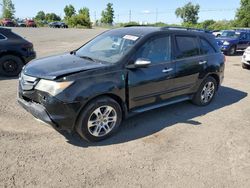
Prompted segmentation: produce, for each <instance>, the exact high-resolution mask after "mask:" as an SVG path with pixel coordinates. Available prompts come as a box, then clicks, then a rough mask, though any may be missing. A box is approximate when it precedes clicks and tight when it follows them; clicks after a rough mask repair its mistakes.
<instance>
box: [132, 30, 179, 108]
mask: <svg viewBox="0 0 250 188" xmlns="http://www.w3.org/2000/svg"><path fill="white" fill-rule="evenodd" d="M140 58H143V59H147V60H150V61H151V65H149V67H147V68H137V69H129V70H128V87H129V106H130V109H133V108H138V107H142V106H145V105H150V104H155V103H161V102H162V101H163V100H166V99H168V98H170V97H171V96H172V90H173V88H174V85H173V80H174V76H175V64H174V63H173V62H172V61H171V37H170V35H167V34H166V35H160V36H156V37H153V38H151V39H149V40H148V41H147V42H146V43H145V44H143V45H142V46H141V47H140V48H139V49H138V50H137V52H136V54H135V56H134V57H133V61H135V60H136V59H140Z"/></svg>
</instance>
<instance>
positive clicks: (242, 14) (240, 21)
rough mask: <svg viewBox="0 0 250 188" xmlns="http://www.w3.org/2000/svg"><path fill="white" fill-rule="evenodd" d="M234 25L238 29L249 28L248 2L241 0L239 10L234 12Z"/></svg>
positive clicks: (249, 3)
mask: <svg viewBox="0 0 250 188" xmlns="http://www.w3.org/2000/svg"><path fill="white" fill-rule="evenodd" d="M235 24H236V25H237V26H238V27H250V1H249V0H241V1H240V8H239V9H238V10H237V12H236V20H235Z"/></svg>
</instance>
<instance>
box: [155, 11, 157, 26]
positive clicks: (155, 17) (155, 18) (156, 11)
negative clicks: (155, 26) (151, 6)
mask: <svg viewBox="0 0 250 188" xmlns="http://www.w3.org/2000/svg"><path fill="white" fill-rule="evenodd" d="M155 14H156V15H155V23H157V22H158V9H156V12H155Z"/></svg>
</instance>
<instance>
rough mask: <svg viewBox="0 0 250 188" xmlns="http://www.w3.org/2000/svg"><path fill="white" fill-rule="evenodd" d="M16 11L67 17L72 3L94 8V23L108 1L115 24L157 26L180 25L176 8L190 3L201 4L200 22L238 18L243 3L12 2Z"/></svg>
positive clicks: (136, 0)
mask: <svg viewBox="0 0 250 188" xmlns="http://www.w3.org/2000/svg"><path fill="white" fill-rule="evenodd" d="M12 2H13V3H14V4H15V8H16V15H15V16H16V17H20V18H32V17H34V16H35V15H36V13H37V12H38V11H40V10H43V11H45V13H51V12H54V13H56V14H58V15H59V16H61V17H64V12H63V9H64V7H65V6H66V5H68V4H72V5H73V6H74V7H75V9H76V10H78V9H80V8H82V7H88V8H89V9H90V15H91V20H92V21H95V20H96V19H100V17H101V11H102V10H103V9H105V8H106V4H107V3H108V2H110V3H113V6H114V10H115V20H114V21H115V22H128V21H129V18H130V16H129V15H130V11H131V21H137V22H144V23H145V22H146V23H153V22H156V21H161V22H164V23H169V24H172V23H180V22H181V19H179V18H176V16H175V9H176V8H178V7H182V6H183V5H185V4H186V3H188V2H192V3H195V4H196V3H198V4H199V5H200V7H201V8H200V14H199V17H200V19H199V21H203V20H206V19H214V20H223V19H227V20H229V19H234V16H235V11H236V9H237V8H239V5H240V0H12Z"/></svg>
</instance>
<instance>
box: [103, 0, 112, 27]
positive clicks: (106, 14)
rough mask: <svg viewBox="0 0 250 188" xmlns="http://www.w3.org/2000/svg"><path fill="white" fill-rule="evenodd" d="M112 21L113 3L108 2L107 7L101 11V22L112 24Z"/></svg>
mask: <svg viewBox="0 0 250 188" xmlns="http://www.w3.org/2000/svg"><path fill="white" fill-rule="evenodd" d="M113 21H114V9H113V4H112V3H108V4H107V8H106V9H105V10H103V11H102V18H101V22H102V23H105V24H112V23H113Z"/></svg>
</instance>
